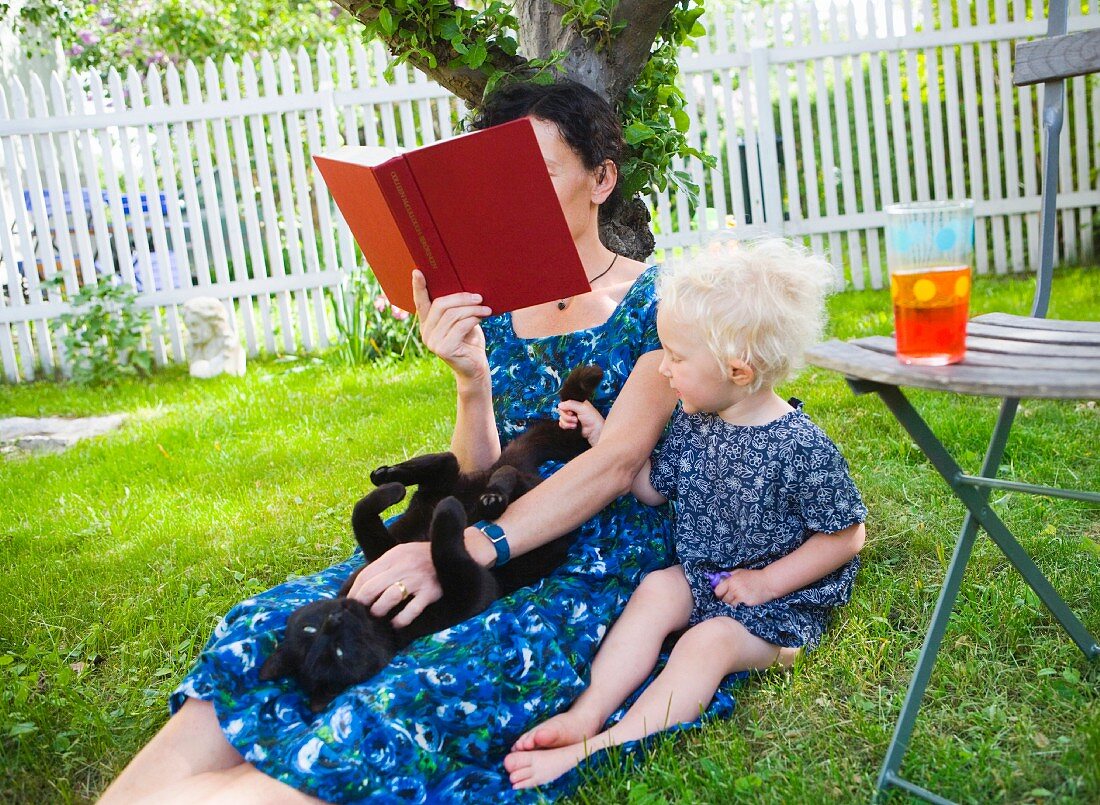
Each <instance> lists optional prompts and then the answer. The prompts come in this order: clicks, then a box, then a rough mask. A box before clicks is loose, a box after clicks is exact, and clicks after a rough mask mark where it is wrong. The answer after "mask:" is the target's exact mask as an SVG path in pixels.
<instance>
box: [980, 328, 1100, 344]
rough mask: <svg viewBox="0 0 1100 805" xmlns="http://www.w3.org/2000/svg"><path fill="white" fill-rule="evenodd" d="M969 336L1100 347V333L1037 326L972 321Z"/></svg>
mask: <svg viewBox="0 0 1100 805" xmlns="http://www.w3.org/2000/svg"><path fill="white" fill-rule="evenodd" d="M966 332H967V335H968V336H969V337H974V336H980V337H984V338H994V339H997V340H999V341H1026V342H1028V343H1032V344H1066V345H1068V346H1082V347H1084V346H1091V347H1100V333H1090V332H1087V331H1086V332H1073V331H1070V330H1046V329H1039V328H1035V327H1014V326H1011V325H1008V326H1005V325H997V324H984V323H982V322H970V324H969V325H968V326H967V328H966Z"/></svg>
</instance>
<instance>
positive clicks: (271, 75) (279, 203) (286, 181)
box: [253, 53, 313, 352]
mask: <svg viewBox="0 0 1100 805" xmlns="http://www.w3.org/2000/svg"><path fill="white" fill-rule="evenodd" d="M260 75H261V77H262V80H263V88H262V94H263V95H265V96H269V97H272V96H278V95H279V90H280V87H279V82H278V79H277V78H276V77H275V62H274V60H273V59H272V58H271V54H270V53H263V54H262V55H261V56H260ZM282 89H283V90H284V91H285V94H294V92H295V88H294V84H293V80H292V81H291V83H290V85H289V86H285V87H283V88H282ZM257 92H258V93H259V92H261V90H260V89H259V88H257ZM266 128H267V130H268V132H269V133H270V134H269V136H270V138H271V143H272V146H273V147H272V149H271V154H272V156H273V157H274V160H275V179H276V183H277V184H276V185H275V186H273V187H271V188H270V190H271V195H272V200H271V201H272V209H271V211H270V217H269V216H268V214H267V212H266V211H265V216H264V218H265V222H266V224H267V226H268V229H269V231H270V229H271V228H272V224H274V225H275V227H274V229H275V233H276V236H277V237H276V238H275V242H276V243H279V244H281V248H280V249H279V256H278V261H277V263H278V265H277V267H276V273H277V274H279V275H280V276H284V275H285V274H286V273H287V270H286V264H287V263H289V264H290V273H291V274H298V275H299V276H300V275H301V274H302V273H303V271H302V238H301V233H300V227H301V223H300V222H299V220H298V216H297V215H296V214H295V211H294V188H293V186H292V185H291V181H290V165H289V161H288V159H287V152H288V151H289V150H290V144H289V141H288V140H287V131H286V128H287V127H286V126H284V125H283V116H282V114H280V113H275V114H272V115H268V116H267V127H266ZM255 142H256V141H255V139H254V140H253V148H254V149H255V150H256V151H258V152H259V151H264V152H266V151H267V149H266V148H256V147H255ZM257 158H258V159H261V157H260V156H259V154H257ZM261 189H262V188H261ZM276 210H277V211H276ZM269 243H270V241H269ZM269 251H270V246H269ZM284 251H285V252H286V256H285V257H284V255H283V252H284ZM275 263H276V259H275V258H274V257H272V264H275ZM279 267H281V268H282V270H281V271H280V270H279ZM285 296H289V297H292V298H293V301H294V303H295V305H296V307H297V312H298V316H297V318H295V317H293V316H291V315H290V310H289V304H290V302H291V299H290V298H287V299H286V305H285V306H284V305H282V304H280V309H281V310H283V311H284V312H283V318H284V321H285V322H286V332H285V335H284V344H286V347H287V352H293V351H294V342H295V338H294V324H295V322H297V324H298V335H299V337H300V338H301V341H302V346H303V347H304V348H305V349H307V350H312V349H313V334H312V333H311V332H310V324H309V307H308V300H307V299H306V291H305V289H304V288H303V289H301V290H298V291H295V292H294V293H292V294H289V295H285Z"/></svg>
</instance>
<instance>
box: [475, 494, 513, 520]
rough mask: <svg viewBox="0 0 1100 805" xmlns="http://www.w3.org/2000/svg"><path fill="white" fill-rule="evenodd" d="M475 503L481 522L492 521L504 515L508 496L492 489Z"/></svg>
mask: <svg viewBox="0 0 1100 805" xmlns="http://www.w3.org/2000/svg"><path fill="white" fill-rule="evenodd" d="M477 502H478V506H479V507H480V511H479V514H480V515H481V519H483V520H494V519H496V518H497V517H500V515H502V514H504V510H505V509H507V508H508V496H507V495H505V494H504V493H503V492H497V491H494V490H492V489H490V490H487V491H486V492H484V493H483V494H482V495H481V497H480V498H478V501H477Z"/></svg>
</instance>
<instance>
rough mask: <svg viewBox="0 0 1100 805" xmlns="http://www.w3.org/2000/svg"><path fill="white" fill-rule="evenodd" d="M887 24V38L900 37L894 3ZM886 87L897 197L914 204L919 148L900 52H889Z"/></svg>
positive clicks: (888, 7)
mask: <svg viewBox="0 0 1100 805" xmlns="http://www.w3.org/2000/svg"><path fill="white" fill-rule="evenodd" d="M883 22H884V23H885V25H886V36H887V37H893V36H897V35H898V34H897V32H896V31H895V30H894V2H893V0H885V11H884V12H883ZM886 86H887V88H888V90H889V93H890V94H889V97H888V98H887V102H888V104H889V107H890V129H891V134H892V135H893V140H894V158H895V160H896V161H897V163H898V164H897V168H896V170H895V171H894V178H895V179H896V180H897V190H898V195H897V198H898V200H899V201H912V200H913V189H912V184H911V178H910V171H911V170H912V166H913V160H914V151H915V150H916V149H915V148H914V147H913V144H912V143H911V142H910V141H909V130H908V128H907V127H906V125H905V100H904V97H905V96H904V95H903V93H902V91H901V63H900V56H899V53H898V51H897V50H889V51H887V52H886ZM887 175H889V174H887Z"/></svg>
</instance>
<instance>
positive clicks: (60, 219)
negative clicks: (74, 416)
mask: <svg viewBox="0 0 1100 805" xmlns="http://www.w3.org/2000/svg"><path fill="white" fill-rule="evenodd" d="M30 101H31V111H32V112H33V113H34V117H39V118H44V117H49V116H50V107H49V103H48V102H47V100H46V89H45V87H43V86H42V82H41V80H40V79H39V78H38V76H37V75H34V76H31V91H30ZM56 151H57V149H56V147H55V145H54V143H53V136H52V135H50V134H39V135H38V136H37V137H36V138H35V154H36V159H37V160H38V169H39V172H40V174H41V176H42V177H44V179H45V186H44V187H42V193H43V197H42V203H43V209H42V211H41V212H42V215H41V216H39V215H36V216H35V218H41V217H44V218H45V219H46V221H47V224H46V227H45V228H44V229H43V228H39V229H37V232H38V236H39V238H40V239H41V238H43V237H45V239H46V241H47V243H48V244H49V245H47V247H46V249H45V254H43V257H42V260H43V263H42V270H43V271H44V273H45V278H46V279H51V278H52V277H54V276H57V275H60V276H61V280H62V282H64V283H65V290H66V291H67V292H68V293H70V294H73V293H76V291H77V288H78V287H79V283H78V282H77V278H76V271H75V268H76V260H75V254H74V251H73V244H72V237H70V233H71V231H72V230H73V228H74V226H73V224H71V223H70V221H69V214H68V211H67V210H66V209H65V208H66V207H67V206H69V205H67V204H66V203H65V195H64V193H63V191H62V189H61V172H60V170H59V169H58V165H57V160H56V159H55V158H54V154H55V153H56ZM35 198H36V197H35ZM36 226H38V222H37V221H36ZM40 253H41V251H40ZM54 254H57V255H58V257H60V260H55V259H54V258H53V257H52V255H54ZM59 263H60V265H59ZM45 290H46V291H47V298H48V299H49V300H50V301H51V302H60V301H61V295H60V293H59V291H58V290H57V289H56V288H54V289H49V288H47V289H45ZM58 356H59V358H60V363H61V366H62V368H65V367H66V366H67V363H68V361H67V360H66V358H65V356H64V354H62V352H61V350H60V344H59V345H58Z"/></svg>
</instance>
